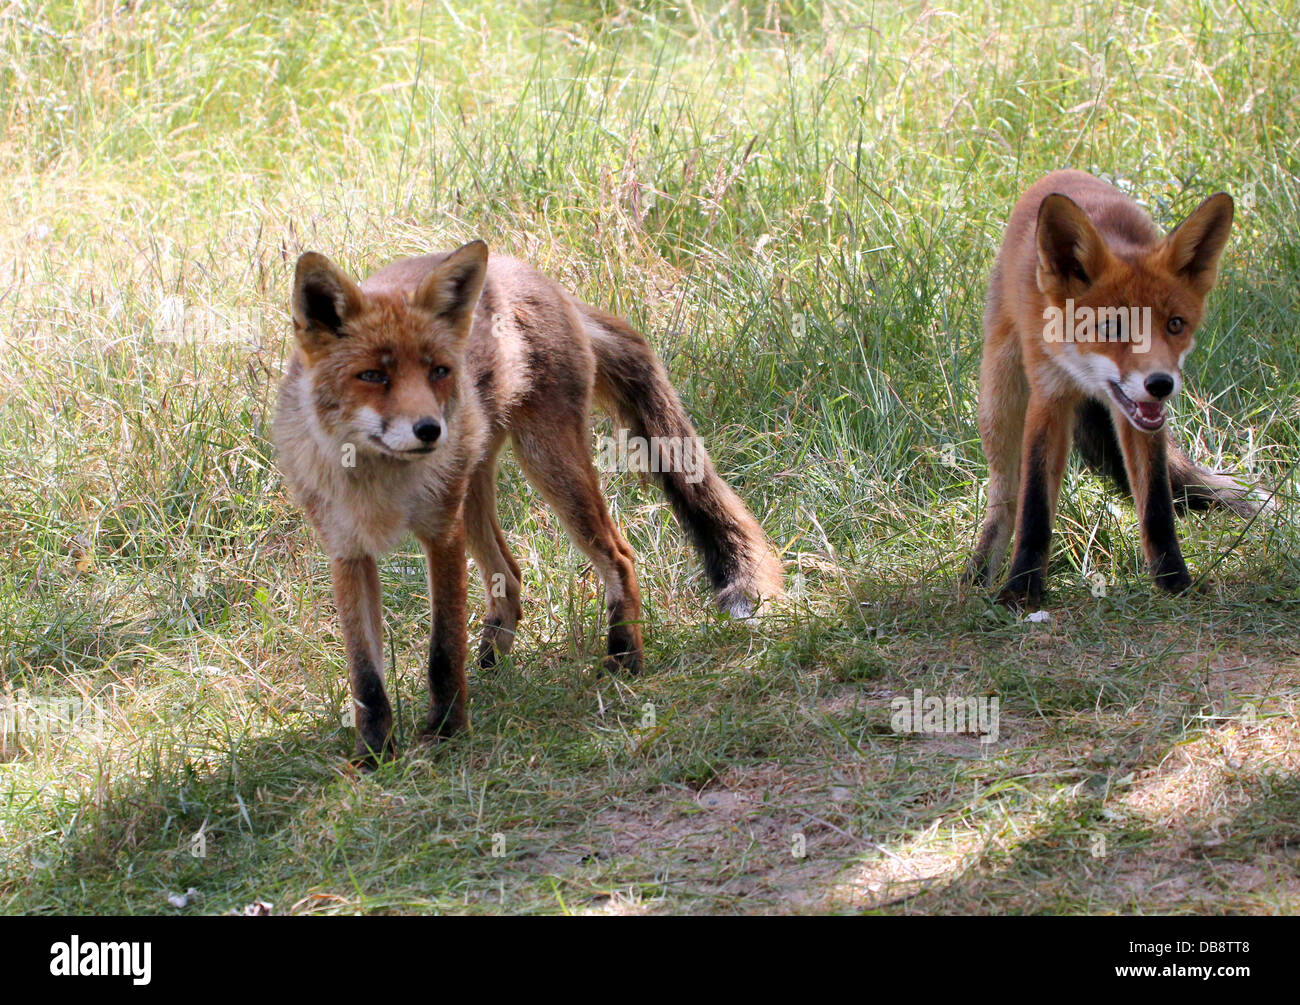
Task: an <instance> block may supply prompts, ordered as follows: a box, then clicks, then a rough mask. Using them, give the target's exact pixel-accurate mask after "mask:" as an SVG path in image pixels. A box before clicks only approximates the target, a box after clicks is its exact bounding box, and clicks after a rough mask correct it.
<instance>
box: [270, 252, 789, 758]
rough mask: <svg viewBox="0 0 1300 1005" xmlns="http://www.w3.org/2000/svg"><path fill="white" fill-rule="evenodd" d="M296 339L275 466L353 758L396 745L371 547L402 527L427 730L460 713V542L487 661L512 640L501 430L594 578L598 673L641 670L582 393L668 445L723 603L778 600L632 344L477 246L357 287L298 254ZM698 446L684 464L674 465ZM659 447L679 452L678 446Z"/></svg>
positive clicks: (652, 360) (318, 260) (674, 486)
mask: <svg viewBox="0 0 1300 1005" xmlns="http://www.w3.org/2000/svg"><path fill="white" fill-rule="evenodd" d="M293 319H294V329H295V334H296V336H297V342H298V345H297V350H296V352H295V353H294V355H293V358H292V360H291V361H290V363H289V366H288V371H287V373H286V376H285V378H284V382H283V383H282V385H281V388H280V402H279V409H278V411H277V414H276V417H275V442H276V448H277V451H278V455H279V463H280V467H281V470H282V471H283V473H284V477H285V480H286V482H287V483H288V485H289V488H290V489H291V491H292V492H293V494H294V496H295V497H296V498H297V500H298V502H299V503H300V504H301V506H302V507H303V509H304V510H305V511H306V514H307V516H308V518H309V519H310V521H311V523H312V524H313V525H314V527H315V528H316V531H317V533H318V534H319V536H320V539H321V542H322V544H323V546H324V548H325V551H326V553H327V554H328V555H329V558H330V568H331V573H332V578H333V584H334V597H335V601H336V603H337V606H338V613H339V620H340V622H341V624H342V629H343V636H344V640H345V643H346V647H347V654H348V666H349V676H350V680H351V685H352V698H353V704H354V711H355V722H356V728H357V741H356V754H357V763H358V764H359V765H361V766H363V767H370V766H373V765H374V763H375V762H376V761H377V760H379V759H382V758H384V757H387V756H391V755H393V754H394V753H395V747H394V741H393V715H392V710H391V706H390V704H389V701H388V696H387V695H386V694H385V691H384V672H383V667H384V658H383V628H382V606H381V602H380V585H379V567H378V564H377V563H376V560H375V558H376V556H377V555H379V554H380V553H382V552H385V551H388V550H390V549H391V548H392V547H393V546H394V545H396V544H397V542H398V540H399V538H400V537H401V536H402V534H403V533H404V532H406V531H407V530H410V531H412V532H413V533H414V534H415V536H416V538H417V539H418V540H419V542H420V546H421V548H422V549H423V551H424V554H425V557H426V559H427V560H428V586H429V593H430V597H431V601H432V631H431V638H430V643H429V661H428V673H429V690H430V704H429V712H428V716H427V719H426V723H425V732H426V733H427V734H430V735H433V736H446V735H449V734H451V733H453V732H455V731H457V730H459V729H462V728H464V727H465V726H466V725H467V724H468V713H467V709H466V700H467V691H466V681H465V641H466V623H465V599H466V562H465V550H466V548H467V547H468V549H469V552H470V554H472V555H473V556H474V560H475V562H477V564H478V567H479V571H480V572H481V573H482V575H483V581H484V584H485V586H486V593H487V614H486V618H485V626H484V629H483V634H482V639H481V642H480V645H479V653H478V656H479V663H480V665H481V666H483V667H484V668H489V667H491V666H493V665H494V663H495V662H496V659H497V657H498V655H499V654H503V653H505V652H507V651H509V649H510V646H511V643H512V642H513V641H514V635H515V627H516V625H517V624H518V622H519V619H520V617H521V616H522V613H523V609H522V606H521V604H520V584H521V578H522V577H521V573H520V570H519V566H518V565H517V564H516V563H515V560H514V558H513V557H512V556H511V554H510V551H509V549H508V547H507V545H506V539H505V536H504V535H503V534H502V532H501V527H500V526H499V525H498V523H497V513H496V463H497V455H498V454H499V453H500V451H501V448H502V446H503V444H504V443H505V441H506V438H507V437H509V438H510V440H511V442H512V443H513V445H514V453H515V456H516V457H517V458H518V461H519V465H520V467H521V468H522V469H523V471H524V474H525V475H526V476H527V478H528V480H529V481H530V482H532V484H533V485H534V486H536V488H537V489H538V490H539V491H540V492H541V494H542V495H543V497H544V498H545V499H546V501H547V502H548V503H549V504H550V505H551V507H552V508H553V509H554V510H555V511H556V512H557V513H558V514H559V517H560V519H561V521H562V522H563V523H564V526H565V528H566V529H567V530H568V532H569V535H570V537H571V538H572V539H573V542H574V544H576V545H577V546H578V548H580V549H581V550H582V551H583V552H584V553H585V554H586V555H587V556H588V557H589V558H590V559H591V561H592V563H593V564H594V566H595V568H596V570H597V571H598V573H599V574H600V577H601V579H602V580H603V582H604V585H605V606H606V610H607V612H608V617H609V645H608V653H609V655H608V657H607V659H606V664H607V665H608V666H609V667H611V668H615V667H622V668H625V669H627V670H629V671H633V672H634V671H636V670H638V669H639V668H640V665H641V659H642V642H641V596H640V593H639V592H638V590H637V581H636V571H635V569H634V568H633V554H632V549H631V548H630V547H629V546H628V544H627V542H626V541H625V540H624V539H623V537H622V535H621V534H620V533H619V531H618V528H617V527H616V526H615V524H614V522H613V520H611V519H610V516H609V513H608V511H607V510H606V508H605V503H604V500H603V498H602V496H601V491H600V479H599V477H598V475H597V473H596V469H595V467H594V465H593V463H592V459H591V452H590V418H591V405H592V402H593V399H594V400H596V401H597V402H598V403H600V404H601V405H602V406H603V407H604V408H605V409H606V410H607V411H608V412H609V413H610V414H611V415H612V416H613V418H614V419H615V420H616V422H617V423H619V424H620V425H621V426H623V427H626V428H627V429H628V430H629V431H630V432H631V433H632V434H633V435H634V436H636V437H639V438H641V440H642V442H643V443H646V442H648V443H649V444H651V445H652V446H651V447H650V450H651V451H652V452H660V453H662V456H658V455H657V456H656V457H655V458H654V459H655V460H656V461H661V460H662V461H665V463H654V464H652V465H650V467H649V470H650V471H651V472H652V473H653V475H654V477H655V478H656V479H657V481H658V482H659V484H660V486H661V488H662V489H663V491H664V493H665V495H666V496H667V498H668V501H669V503H670V505H671V507H672V509H673V512H674V513H675V514H676V516H677V519H678V521H679V522H680V523H681V524H682V526H683V527H684V528H685V530H686V532H687V534H688V536H689V537H690V539H691V541H692V542H693V543H694V545H695V547H696V549H697V550H698V551H699V553H700V555H701V557H702V559H703V562H704V570H705V574H706V575H707V577H708V579H709V581H710V583H711V584H712V586H713V588H714V590H715V591H716V596H717V602H718V604H719V605H720V606H721V607H722V608H723V609H724V610H726V611H728V612H730V613H732V614H733V615H735V616H737V617H747V616H749V615H750V614H751V613H752V612H753V611H754V609H755V607H756V605H758V604H759V603H760V602H761V601H763V600H764V599H768V598H773V597H776V596H778V595H779V594H780V592H781V566H780V562H779V561H778V559H777V557H776V555H775V553H774V552H773V551H772V548H771V546H770V545H769V544H768V542H767V539H766V538H765V537H764V535H763V532H762V530H761V529H760V528H759V526H758V523H757V522H756V521H755V520H754V518H753V516H751V515H750V513H749V511H748V510H747V509H746V508H745V506H744V504H743V503H742V502H741V501H740V499H739V498H738V497H737V496H736V494H735V492H733V491H732V489H731V488H730V487H729V486H728V485H727V484H726V482H724V481H723V480H722V479H721V478H720V477H719V476H718V474H717V472H716V471H715V470H714V468H713V463H712V461H711V460H710V459H709V456H708V453H707V452H706V451H705V450H704V449H703V446H702V445H701V444H700V442H699V439H698V437H697V436H696V433H695V429H694V428H693V427H692V425H691V422H690V420H689V419H688V418H687V416H686V412H685V411H684V409H683V408H682V405H681V401H680V400H679V399H678V397H677V393H676V392H675V391H674V390H673V388H672V386H671V384H669V382H668V377H667V374H666V373H665V371H664V368H663V365H662V364H661V363H660V362H659V360H658V358H656V356H655V354H654V352H653V351H652V350H651V348H650V346H649V344H648V343H647V342H646V340H645V338H644V337H643V336H641V335H640V334H639V333H637V332H636V331H634V330H633V329H632V328H631V327H629V326H628V324H627V323H626V322H625V321H623V320H622V319H620V318H618V317H615V316H614V315H612V314H607V313H605V312H604V311H602V310H598V309H597V308H595V307H590V306H588V305H587V304H584V303H581V302H579V301H578V300H577V299H576V298H574V297H573V296H571V295H570V294H569V293H567V292H566V291H565V290H563V289H561V288H560V287H559V286H558V285H556V284H555V283H554V282H552V281H551V280H549V279H547V278H546V277H545V276H542V275H541V274H539V273H538V272H535V271H534V270H533V269H531V268H530V267H528V266H527V265H525V264H524V263H522V262H519V261H515V260H514V259H510V258H502V257H497V256H493V257H491V258H490V259H489V256H488V249H487V245H485V244H484V243H483V242H482V241H474V242H471V243H470V244H466V245H465V246H464V247H462V248H460V249H458V250H456V251H454V252H452V253H450V254H436V255H425V256H423V257H418V258H407V259H403V260H401V261H398V262H396V263H394V264H392V265H390V266H388V267H387V268H385V269H382V270H381V271H379V272H377V273H376V274H375V275H373V276H371V277H370V278H369V279H367V280H366V281H365V282H364V283H362V284H360V285H357V284H356V283H355V282H353V281H352V279H350V278H349V277H348V276H346V275H345V274H344V273H343V272H342V271H341V270H340V269H338V268H337V267H336V266H335V265H334V264H333V263H331V262H330V261H329V260H328V259H327V258H325V257H324V256H322V255H319V254H315V253H312V252H308V253H306V254H304V255H303V256H302V257H301V258H300V259H299V260H298V266H297V271H296V275H295V277H294V291H293ZM682 444H686V449H687V450H688V451H690V459H691V462H692V463H691V464H690V470H689V472H686V471H683V470H681V467H680V465H674V464H672V463H666V461H667V460H669V459H670V454H671V456H676V457H680V456H681V453H680V450H681V445H682ZM669 445H676V446H677V450H678V451H679V452H678V453H675V454H673V453H672V450H671V447H670V446H669Z"/></svg>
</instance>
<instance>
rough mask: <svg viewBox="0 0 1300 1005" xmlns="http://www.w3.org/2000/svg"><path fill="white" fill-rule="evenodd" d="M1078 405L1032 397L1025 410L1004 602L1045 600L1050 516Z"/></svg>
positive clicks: (1020, 602)
mask: <svg viewBox="0 0 1300 1005" xmlns="http://www.w3.org/2000/svg"><path fill="white" fill-rule="evenodd" d="M1073 414H1074V410H1073V408H1072V407H1070V406H1067V405H1062V404H1060V403H1052V402H1042V401H1038V400H1035V399H1033V398H1031V400H1030V402H1029V408H1028V410H1027V412H1026V416H1025V438H1024V445H1023V452H1022V456H1021V461H1020V505H1019V521H1018V525H1017V527H1016V551H1015V557H1014V558H1013V559H1012V562H1011V575H1010V578H1009V579H1008V580H1007V585H1006V587H1005V588H1004V589H1003V591H1002V593H1001V595H1000V596H999V598H998V599H999V600H1001V601H1002V602H1003V603H1004V604H1015V605H1018V604H1022V603H1023V604H1026V605H1028V606H1030V607H1037V606H1038V605H1039V604H1040V603H1042V599H1043V584H1044V582H1045V581H1046V578H1047V562H1048V558H1049V556H1050V553H1051V544H1052V521H1053V520H1054V519H1055V517H1056V500H1057V497H1058V496H1059V495H1060V493H1061V479H1063V478H1064V477H1065V462H1066V458H1067V457H1068V456H1069V451H1070V433H1071V430H1072V420H1073Z"/></svg>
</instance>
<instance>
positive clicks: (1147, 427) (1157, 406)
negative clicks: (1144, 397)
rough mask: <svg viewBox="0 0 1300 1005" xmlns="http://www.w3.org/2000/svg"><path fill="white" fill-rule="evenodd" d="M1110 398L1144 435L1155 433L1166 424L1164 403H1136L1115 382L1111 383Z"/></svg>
mask: <svg viewBox="0 0 1300 1005" xmlns="http://www.w3.org/2000/svg"><path fill="white" fill-rule="evenodd" d="M1110 396H1111V398H1112V399H1113V400H1114V402H1115V404H1117V405H1118V406H1119V407H1120V409H1121V410H1122V411H1123V412H1124V414H1125V415H1126V416H1127V417H1128V421H1129V422H1131V423H1133V425H1134V426H1135V427H1137V428H1138V429H1140V430H1142V431H1143V432H1144V433H1154V432H1155V431H1156V430H1157V429H1159V428H1160V427H1161V426H1163V425H1164V424H1165V403H1164V402H1163V401H1134V400H1133V399H1132V398H1130V397H1129V396H1128V395H1127V394H1125V393H1124V392H1123V390H1122V389H1121V388H1120V386H1119V384H1117V383H1116V382H1115V381H1113V380H1112V381H1111V382H1110Z"/></svg>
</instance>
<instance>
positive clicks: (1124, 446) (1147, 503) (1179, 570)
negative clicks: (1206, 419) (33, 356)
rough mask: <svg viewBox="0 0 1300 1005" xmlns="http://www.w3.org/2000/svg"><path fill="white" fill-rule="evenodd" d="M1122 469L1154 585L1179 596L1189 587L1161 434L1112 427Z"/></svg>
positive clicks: (1163, 440) (1122, 425)
mask: <svg viewBox="0 0 1300 1005" xmlns="http://www.w3.org/2000/svg"><path fill="white" fill-rule="evenodd" d="M1116 429H1117V430H1118V437H1119V443H1120V449H1121V450H1122V451H1123V452H1124V468H1125V470H1126V471H1127V472H1128V483H1129V486H1130V488H1131V489H1132V491H1133V504H1134V506H1136V507H1137V513H1138V524H1139V526H1140V528H1141V533H1142V550H1143V552H1144V553H1145V554H1146V558H1147V565H1148V566H1149V567H1150V569H1151V575H1152V577H1153V578H1154V579H1155V581H1156V585H1157V586H1159V587H1160V588H1161V589H1163V590H1167V591H1168V592H1170V593H1182V592H1183V591H1184V590H1186V589H1187V588H1188V587H1189V586H1191V585H1192V577H1191V575H1190V574H1189V573H1188V571H1187V563H1186V562H1184V561H1183V550H1182V548H1181V547H1180V546H1179V544H1178V532H1177V530H1176V529H1175V527H1174V498H1173V491H1172V489H1171V488H1170V482H1169V449H1168V448H1169V441H1168V439H1167V438H1166V435H1165V432H1164V430H1161V431H1159V432H1156V433H1144V432H1140V431H1138V430H1136V429H1134V428H1133V427H1132V426H1130V425H1129V424H1128V423H1127V422H1125V423H1122V424H1120V423H1116Z"/></svg>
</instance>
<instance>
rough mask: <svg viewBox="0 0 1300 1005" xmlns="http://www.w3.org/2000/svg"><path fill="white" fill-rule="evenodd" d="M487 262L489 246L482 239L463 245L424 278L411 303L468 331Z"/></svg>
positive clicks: (485, 272) (484, 276)
mask: <svg viewBox="0 0 1300 1005" xmlns="http://www.w3.org/2000/svg"><path fill="white" fill-rule="evenodd" d="M487 261H488V246H487V245H486V244H484V243H483V242H482V241H470V242H469V244H466V245H462V246H461V247H459V248H457V249H456V250H455V251H453V252H452V253H451V254H450V255H448V256H447V257H446V258H444V259H443V260H442V261H441V262H439V263H438V265H437V266H436V267H435V268H434V270H433V271H432V272H430V273H429V274H428V275H427V276H425V277H424V281H423V282H421V283H420V285H419V286H418V287H417V288H416V291H415V293H414V294H413V295H412V296H411V303H412V304H413V305H414V306H416V307H419V308H421V309H423V310H426V311H428V312H429V313H430V314H433V315H435V316H436V317H439V318H443V319H444V320H446V321H447V322H448V323H449V324H450V325H451V326H452V327H453V328H455V329H458V330H459V329H464V330H465V331H466V332H468V330H469V321H470V318H472V317H473V316H474V308H475V307H476V306H478V298H479V294H480V293H482V292H483V280H484V279H486V278H487Z"/></svg>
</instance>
